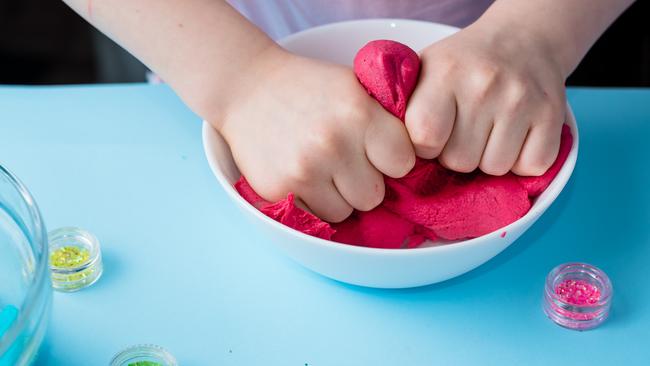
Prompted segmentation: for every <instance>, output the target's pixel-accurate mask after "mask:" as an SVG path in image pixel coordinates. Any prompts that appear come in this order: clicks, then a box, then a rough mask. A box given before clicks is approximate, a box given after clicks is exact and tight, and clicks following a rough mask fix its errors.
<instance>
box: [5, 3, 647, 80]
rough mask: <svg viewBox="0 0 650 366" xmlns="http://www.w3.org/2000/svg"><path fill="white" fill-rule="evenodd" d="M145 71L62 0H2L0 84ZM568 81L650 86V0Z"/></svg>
mask: <svg viewBox="0 0 650 366" xmlns="http://www.w3.org/2000/svg"><path fill="white" fill-rule="evenodd" d="M161 1H164V0H161ZM108 54H111V55H113V57H105V56H107V55H108ZM116 54H117V55H118V56H117V57H115V55H116ZM144 75H145V69H144V67H143V66H142V65H140V64H139V63H138V62H137V61H136V60H135V59H133V58H132V57H131V56H130V55H128V54H127V53H126V52H124V51H122V50H121V49H119V47H118V46H117V45H115V44H114V43H113V42H112V41H110V40H108V39H107V38H106V37H104V36H103V35H101V34H100V33H99V32H97V31H96V30H94V29H93V28H92V27H91V26H90V25H88V24H87V23H86V22H85V21H84V20H83V19H82V18H80V17H79V16H77V15H76V14H75V13H74V12H73V11H72V10H70V9H69V8H68V7H67V6H66V5H65V4H64V3H63V2H61V1H59V0H0V84H70V83H97V82H129V81H144V78H145V76H144ZM567 83H568V84H569V85H582V86H650V1H648V0H637V2H636V3H635V4H634V5H632V6H631V7H630V8H629V9H628V10H627V11H626V12H625V13H624V14H623V15H622V16H621V17H620V18H619V19H618V20H617V21H616V22H615V23H614V24H613V25H612V27H611V28H610V29H609V30H607V32H606V33H605V34H604V35H603V37H602V38H601V39H600V40H599V41H598V42H597V43H596V45H595V46H594V47H593V48H592V49H591V51H590V52H589V53H588V54H587V56H586V57H585V59H584V60H583V62H582V63H581V64H580V66H579V67H578V69H577V70H576V71H575V72H574V73H573V74H572V75H571V77H569V80H568V82H567Z"/></svg>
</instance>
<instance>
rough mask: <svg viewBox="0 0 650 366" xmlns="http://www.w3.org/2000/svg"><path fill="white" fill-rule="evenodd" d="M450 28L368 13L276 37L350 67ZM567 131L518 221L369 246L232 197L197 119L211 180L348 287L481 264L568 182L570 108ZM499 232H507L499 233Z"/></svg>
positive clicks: (226, 157) (411, 282)
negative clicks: (559, 153)
mask: <svg viewBox="0 0 650 366" xmlns="http://www.w3.org/2000/svg"><path fill="white" fill-rule="evenodd" d="M455 31H457V29H456V28H453V27H449V26H446V25H441V24H435V23H428V22H420V21H410V20H396V19H373V20H360V21H350V22H342V23H334V24H329V25H325V26H321V27H317V28H312V29H309V30H306V31H303V32H300V33H296V34H293V35H291V36H289V37H287V38H285V39H284V40H282V41H280V44H282V45H283V46H284V47H285V48H287V49H288V50H290V51H292V52H294V53H298V54H301V55H305V56H310V57H315V58H319V59H324V60H328V61H332V62H336V63H340V64H345V65H351V64H352V60H353V57H354V55H355V53H356V52H357V50H358V49H359V48H361V47H362V46H363V45H364V44H366V43H367V42H369V41H371V40H375V39H393V40H396V41H399V42H402V43H404V44H406V45H408V46H410V47H411V48H413V49H415V50H420V49H422V48H424V47H425V46H427V45H429V44H431V43H432V42H434V41H436V40H439V39H441V38H444V37H446V36H448V35H450V34H452V33H454V32H455ZM567 122H568V123H569V124H570V125H571V128H572V133H573V137H574V142H573V147H572V149H571V152H570V154H569V157H568V159H567V161H566V163H565V164H564V166H563V167H562V169H561V170H560V172H559V174H558V175H557V177H556V178H555V180H554V181H553V182H552V183H551V185H550V186H549V187H548V189H546V191H544V193H542V195H540V196H539V197H538V198H537V199H536V201H535V202H534V204H533V206H532V208H531V209H530V211H529V212H528V213H527V214H526V215H525V216H524V217H522V218H521V219H519V220H517V221H516V222H514V223H512V224H510V225H508V226H507V227H505V228H502V229H499V230H497V231H495V232H492V233H490V234H487V235H484V236H481V237H479V238H475V239H471V240H465V241H459V242H457V243H453V244H448V245H439V246H432V245H431V243H425V244H424V246H423V247H420V248H415V249H375V248H366V247H357V246H352V245H346V244H340V243H335V242H331V241H327V240H323V239H318V238H315V237H312V236H308V235H305V234H303V233H300V232H298V231H295V230H293V229H290V228H288V227H286V226H284V225H282V224H280V223H278V222H276V221H274V220H272V219H270V218H268V217H266V216H265V215H263V214H262V213H260V212H259V211H258V210H256V209H255V208H253V207H252V206H251V205H249V204H248V203H247V202H246V201H245V200H244V199H243V198H241V197H240V196H239V194H238V193H237V191H236V190H235V189H234V188H233V186H232V185H233V183H234V182H235V181H237V179H239V176H240V174H239V171H238V169H237V166H236V165H235V163H234V162H233V159H232V156H231V153H230V149H229V148H228V145H227V144H226V143H225V142H224V140H223V139H222V138H221V136H220V135H219V134H218V133H217V132H216V131H215V130H214V129H213V128H212V127H210V125H209V124H207V123H204V124H203V144H204V148H205V153H206V156H207V159H208V162H209V164H210V167H211V168H212V171H213V172H214V175H215V176H216V178H217V181H218V182H219V184H221V185H222V186H223V188H224V189H225V191H226V192H227V194H228V195H229V196H230V198H231V199H232V201H233V202H234V204H235V206H237V207H239V208H240V209H241V210H243V212H244V213H245V214H246V215H247V216H248V217H249V218H250V219H251V220H250V221H251V225H252V227H253V228H254V229H258V230H260V231H263V232H264V234H265V236H264V237H266V238H269V241H271V242H273V243H275V244H276V245H278V246H279V247H280V248H282V250H284V252H286V253H287V254H288V255H289V256H290V257H291V258H293V259H294V260H296V261H297V262H298V263H300V264H302V265H303V266H305V267H307V268H309V269H311V270H313V271H315V272H318V273H320V274H322V275H324V276H327V277H330V278H333V279H336V280H339V281H342V282H347V283H351V284H355V285H361V286H369V287H381V288H404V287H415V286H422V285H428V284H432V283H436V282H440V281H444V280H447V279H450V278H452V277H456V276H459V275H461V274H463V273H465V272H468V271H470V270H472V269H474V268H476V267H478V266H479V265H481V264H483V263H485V262H486V261H488V260H489V259H491V258H492V257H494V256H496V255H497V254H498V253H500V252H501V251H502V250H504V249H505V248H507V247H508V246H509V245H510V244H511V243H512V242H513V241H515V240H516V239H517V238H518V237H519V236H521V234H523V233H524V231H526V230H527V229H528V228H529V227H530V226H531V225H532V224H533V223H534V222H535V221H536V220H537V219H538V218H539V217H540V216H541V215H542V214H543V213H544V211H545V210H546V209H547V208H548V207H549V206H550V205H551V203H552V202H553V201H554V200H555V198H556V197H557V196H558V195H559V194H560V191H562V188H564V186H565V184H566V183H567V181H568V180H569V177H570V176H571V173H572V172H573V168H574V166H575V163H576V158H577V155H578V130H577V128H576V124H575V119H574V117H573V113H572V112H571V110H570V109H569V113H568V121H567ZM503 231H506V232H507V235H506V236H505V237H503V238H502V237H501V235H500V234H501V233H502V232H503Z"/></svg>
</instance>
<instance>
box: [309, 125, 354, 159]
mask: <svg viewBox="0 0 650 366" xmlns="http://www.w3.org/2000/svg"><path fill="white" fill-rule="evenodd" d="M319 125H320V126H319V127H315V128H314V130H313V132H312V134H311V136H310V138H309V139H308V140H307V141H308V145H309V146H305V147H304V148H303V149H304V150H305V154H304V155H306V156H307V157H311V155H317V156H326V157H328V158H330V159H334V158H337V157H339V156H340V155H341V154H342V150H343V147H344V141H345V139H344V136H343V132H342V131H341V129H339V128H336V125H335V124H328V123H321V124H319Z"/></svg>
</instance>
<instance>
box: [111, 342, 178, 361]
mask: <svg viewBox="0 0 650 366" xmlns="http://www.w3.org/2000/svg"><path fill="white" fill-rule="evenodd" d="M110 366H178V363H177V362H176V359H175V358H174V356H172V355H171V354H170V353H169V352H167V351H166V350H165V349H164V348H162V347H160V346H156V345H154V344H139V345H136V346H131V347H129V348H127V349H125V350H124V351H122V352H120V353H118V354H116V355H115V357H113V359H112V360H111V364H110Z"/></svg>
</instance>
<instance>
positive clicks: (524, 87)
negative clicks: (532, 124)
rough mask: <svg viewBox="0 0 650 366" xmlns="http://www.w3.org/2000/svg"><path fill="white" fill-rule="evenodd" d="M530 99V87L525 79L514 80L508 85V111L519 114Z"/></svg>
mask: <svg viewBox="0 0 650 366" xmlns="http://www.w3.org/2000/svg"><path fill="white" fill-rule="evenodd" d="M529 97H530V85H529V83H528V82H527V81H526V80H525V79H523V78H514V79H513V80H511V81H510V82H509V83H508V87H507V91H506V98H507V102H506V105H507V109H508V111H510V112H513V113H514V112H519V111H521V109H522V108H523V107H524V106H525V105H526V104H527V102H528V99H529Z"/></svg>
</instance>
